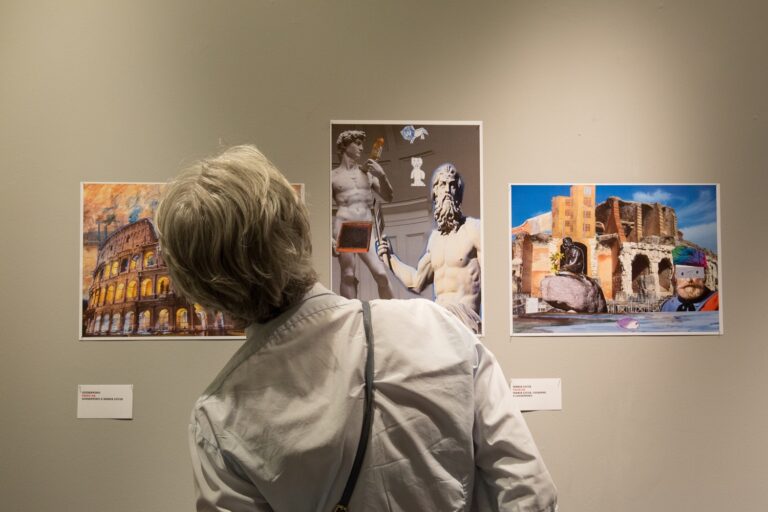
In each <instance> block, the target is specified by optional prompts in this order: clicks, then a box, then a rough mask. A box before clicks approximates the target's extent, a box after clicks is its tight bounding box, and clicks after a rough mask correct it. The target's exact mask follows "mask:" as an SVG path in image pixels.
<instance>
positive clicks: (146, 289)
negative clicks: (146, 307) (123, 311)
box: [141, 279, 152, 299]
mask: <svg viewBox="0 0 768 512" xmlns="http://www.w3.org/2000/svg"><path fill="white" fill-rule="evenodd" d="M151 296H152V280H151V279H145V280H143V281H142V282H141V298H142V299H143V298H146V297H151Z"/></svg>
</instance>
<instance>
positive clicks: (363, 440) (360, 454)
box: [333, 302, 373, 512]
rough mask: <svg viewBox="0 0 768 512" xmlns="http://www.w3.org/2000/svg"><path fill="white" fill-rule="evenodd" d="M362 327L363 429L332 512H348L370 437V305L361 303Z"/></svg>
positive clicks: (371, 358)
mask: <svg viewBox="0 0 768 512" xmlns="http://www.w3.org/2000/svg"><path fill="white" fill-rule="evenodd" d="M363 326H364V327H365V344H366V346H367V348H368V349H367V356H366V359H365V412H364V415H363V428H362V430H361V431H360V441H359V442H358V444H357V453H355V461H354V462H353V463H352V470H351V471H350V472H349V478H348V479H347V485H345V486H344V492H343V493H342V495H341V499H340V500H339V503H338V504H337V505H336V507H335V508H334V509H333V512H346V511H347V510H349V509H348V508H347V507H348V506H349V500H350V499H351V498H352V492H354V490H355V484H356V483H357V477H358V475H359V474H360V468H361V467H362V466H363V459H364V458H365V449H366V448H367V447H368V439H369V438H370V437H371V426H372V424H373V327H372V326H371V305H370V304H369V303H368V302H363Z"/></svg>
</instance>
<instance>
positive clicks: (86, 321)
mask: <svg viewBox="0 0 768 512" xmlns="http://www.w3.org/2000/svg"><path fill="white" fill-rule="evenodd" d="M163 186H164V184H163V183H82V184H81V190H80V197H81V214H82V215H81V230H80V233H81V239H82V244H81V247H82V249H81V257H80V259H81V272H82V276H81V279H80V287H81V289H80V294H81V301H80V321H79V324H80V339H81V340H96V339H99V340H107V339H113V340H133V339H147V338H150V339H151V338H177V339H179V338H182V339H196V338H208V339H213V338H242V337H243V334H244V333H243V330H242V329H238V328H236V326H235V324H234V321H233V319H232V318H231V317H229V315H227V314H226V313H223V312H221V311H215V310H212V309H209V308H204V307H202V306H200V305H199V304H195V303H194V302H190V301H188V300H186V299H185V298H184V297H180V296H179V295H177V294H176V292H175V290H174V286H173V281H172V280H171V277H170V275H169V274H168V268H167V267H166V266H165V263H164V262H163V258H162V254H159V252H158V250H157V249H158V240H157V233H156V231H155V225H154V220H153V216H154V213H155V209H156V208H157V205H158V203H159V201H160V194H161V192H162V188H163Z"/></svg>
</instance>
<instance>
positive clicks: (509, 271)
mask: <svg viewBox="0 0 768 512" xmlns="http://www.w3.org/2000/svg"><path fill="white" fill-rule="evenodd" d="M572 185H594V186H595V188H597V187H599V186H603V187H606V186H619V187H623V186H645V187H652V186H714V187H715V203H716V205H717V212H716V213H717V262H718V265H717V279H718V289H717V291H718V293H719V296H720V304H719V308H718V330H717V331H702V332H691V331H668V332H631V331H627V332H594V333H562V332H558V333H515V332H514V315H513V312H512V306H513V304H514V303H513V291H512V289H513V287H512V228H513V227H514V226H512V187H513V186H572ZM505 215H506V221H505V224H506V226H507V230H506V243H507V267H508V268H507V288H508V293H509V307H508V309H509V336H510V339H512V338H531V337H539V338H541V337H545V338H553V337H555V338H557V337H569V338H572V337H578V338H590V337H594V336H600V337H605V336H619V337H627V336H630V337H631V336H722V335H723V334H724V333H725V329H724V324H723V304H724V302H725V301H724V281H723V251H722V232H721V231H722V207H721V204H720V183H637V182H634V183H600V182H589V183H587V182H573V183H553V182H548V183H520V182H508V183H507V210H506V213H505Z"/></svg>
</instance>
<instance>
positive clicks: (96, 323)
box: [88, 315, 101, 334]
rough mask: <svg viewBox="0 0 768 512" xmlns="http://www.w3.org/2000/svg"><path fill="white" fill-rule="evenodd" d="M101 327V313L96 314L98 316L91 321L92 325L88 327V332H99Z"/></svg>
mask: <svg viewBox="0 0 768 512" xmlns="http://www.w3.org/2000/svg"><path fill="white" fill-rule="evenodd" d="M100 328H101V315H96V318H95V319H94V320H93V322H92V323H91V327H90V328H89V329H88V332H90V333H91V334H98V332H99V329H100Z"/></svg>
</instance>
